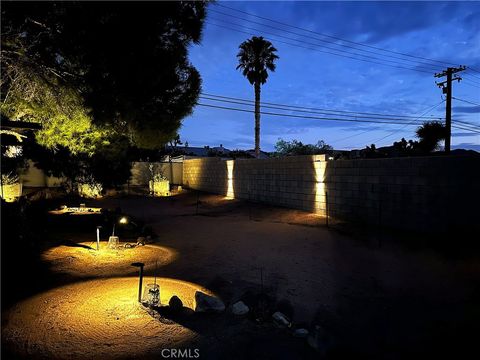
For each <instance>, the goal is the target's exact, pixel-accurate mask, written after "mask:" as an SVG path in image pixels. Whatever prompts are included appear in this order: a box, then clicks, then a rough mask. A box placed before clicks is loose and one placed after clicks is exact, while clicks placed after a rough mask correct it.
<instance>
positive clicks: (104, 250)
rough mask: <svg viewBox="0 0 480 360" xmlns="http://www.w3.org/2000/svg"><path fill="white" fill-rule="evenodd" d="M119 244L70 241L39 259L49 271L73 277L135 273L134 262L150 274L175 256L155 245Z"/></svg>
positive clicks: (171, 250) (171, 252) (46, 252)
mask: <svg viewBox="0 0 480 360" xmlns="http://www.w3.org/2000/svg"><path fill="white" fill-rule="evenodd" d="M125 244H126V243H120V244H119V246H118V248H117V249H109V248H108V246H107V242H106V241H101V242H100V248H99V250H98V251H97V243H96V242H95V241H93V242H83V243H82V242H79V243H73V242H71V243H70V244H69V245H60V246H56V247H53V248H50V249H48V250H46V251H45V252H43V253H42V260H43V261H45V262H46V263H47V264H49V265H50V267H51V269H52V271H54V272H57V273H66V274H69V275H72V276H76V277H111V276H118V275H128V274H133V273H136V272H138V270H137V269H136V268H135V267H133V266H132V263H134V262H142V263H144V264H145V271H149V270H151V271H154V270H155V267H156V266H158V267H161V266H164V265H166V264H168V263H170V262H172V261H174V260H175V258H176V257H177V253H176V251H175V250H173V249H171V248H167V247H164V246H158V245H150V244H149V245H145V246H137V247H134V248H125V247H124V245H125Z"/></svg>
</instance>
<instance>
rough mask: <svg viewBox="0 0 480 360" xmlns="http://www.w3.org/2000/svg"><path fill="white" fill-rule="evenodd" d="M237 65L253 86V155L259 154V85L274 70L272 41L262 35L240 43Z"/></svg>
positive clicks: (276, 57) (274, 56)
mask: <svg viewBox="0 0 480 360" xmlns="http://www.w3.org/2000/svg"><path fill="white" fill-rule="evenodd" d="M239 49H240V51H239V52H238V54H237V58H238V66H237V70H238V69H241V70H242V74H243V76H245V77H246V78H247V79H248V81H249V82H250V84H252V85H253V86H254V88H255V156H256V157H258V156H259V155H260V87H261V85H263V84H265V83H266V82H267V78H268V71H267V70H270V71H275V60H277V59H278V56H277V55H276V54H275V52H276V51H277V49H275V48H274V47H273V45H272V43H271V42H270V41H268V40H265V39H264V38H263V37H261V36H260V37H257V36H253V37H252V38H251V39H248V40H246V41H244V42H243V43H241V44H240V46H239Z"/></svg>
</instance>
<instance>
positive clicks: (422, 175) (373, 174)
mask: <svg viewBox="0 0 480 360" xmlns="http://www.w3.org/2000/svg"><path fill="white" fill-rule="evenodd" d="M325 191H326V194H327V197H328V200H329V214H330V215H331V216H332V217H333V218H339V219H346V220H350V221H359V222H362V223H367V224H375V225H382V226H388V227H394V228H399V229H405V230H417V231H424V232H435V231H446V230H448V229H453V228H458V227H463V226H469V227H471V226H472V225H474V224H476V223H477V222H478V221H479V216H478V215H479V214H480V212H479V211H478V204H479V201H480V157H472V156H429V157H412V158H389V159H358V160H338V161H330V162H328V164H327V167H326V171H325Z"/></svg>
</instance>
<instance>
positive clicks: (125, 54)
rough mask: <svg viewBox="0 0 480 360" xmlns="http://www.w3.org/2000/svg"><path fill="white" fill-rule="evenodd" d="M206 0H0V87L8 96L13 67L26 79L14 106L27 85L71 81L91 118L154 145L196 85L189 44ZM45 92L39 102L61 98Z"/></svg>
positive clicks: (196, 35)
mask: <svg viewBox="0 0 480 360" xmlns="http://www.w3.org/2000/svg"><path fill="white" fill-rule="evenodd" d="M205 4H206V3H205V2H204V1H198V2H197V1H195V2H193V1H192V2H189V1H174V2H173V1H172V2H118V3H113V2H80V1H79V2H37V3H33V2H28V3H27V2H6V3H3V2H2V83H1V86H2V94H5V96H6V94H10V95H9V101H10V99H12V100H13V98H12V97H11V95H12V92H9V91H8V90H9V89H10V88H11V85H12V84H19V81H15V75H16V74H18V73H20V74H25V76H23V77H22V78H21V79H22V81H23V80H24V81H25V86H24V87H23V88H22V89H20V90H19V91H18V92H17V94H19V95H18V101H16V102H14V103H13V104H11V105H12V107H14V108H15V106H20V105H22V104H23V103H25V102H29V101H30V99H29V97H28V96H30V95H31V94H30V93H29V92H28V91H25V90H29V89H40V90H41V91H40V92H38V91H37V93H40V95H41V94H42V92H43V91H44V90H43V89H44V88H47V89H48V90H49V91H51V92H52V94H54V95H55V94H56V93H58V91H57V90H58V89H61V88H64V87H66V88H69V89H73V90H75V94H77V93H79V95H80V96H81V100H83V101H78V103H82V102H83V103H84V105H85V108H86V109H87V110H88V113H89V115H91V116H92V118H93V120H94V123H95V124H97V125H99V126H104V127H108V128H111V129H114V130H115V131H117V132H118V133H120V134H128V136H129V139H130V141H131V142H132V143H134V144H136V145H137V146H138V147H144V148H160V147H162V146H163V144H165V143H167V142H168V141H169V140H170V139H172V138H174V137H175V135H176V133H177V130H178V128H179V127H180V124H181V121H182V119H183V118H184V117H185V116H187V115H189V114H190V113H191V112H192V109H193V107H194V105H195V103H196V101H197V98H198V95H199V93H200V85H201V78H200V74H199V73H198V71H197V70H196V69H195V68H194V67H193V66H192V64H191V63H190V62H189V61H188V47H189V46H190V45H191V44H192V43H198V42H199V41H200V38H201V30H202V26H203V20H204V18H205V6H206V5H205ZM3 74H5V75H10V76H3ZM30 74H33V75H34V76H30ZM39 83H41V84H42V85H44V86H42V87H41V88H40V87H39V86H37V85H38V84H39ZM22 84H23V82H22ZM22 94H26V95H27V96H22ZM67 94H69V93H67ZM52 99H55V96H53V97H52ZM1 100H2V102H3V101H4V100H5V99H4V98H3V97H2V98H1ZM47 100H49V102H50V103H52V104H53V105H52V106H48V105H49V104H45V101H43V102H42V101H41V104H40V105H42V108H43V107H45V106H47V107H48V108H49V109H50V108H55V107H56V106H57V103H59V104H63V103H64V101H61V100H62V99H59V101H53V100H51V101H50V98H49V99H47ZM75 104H77V102H75ZM13 110H14V109H13ZM13 110H12V111H11V112H14V111H13ZM2 112H3V108H2Z"/></svg>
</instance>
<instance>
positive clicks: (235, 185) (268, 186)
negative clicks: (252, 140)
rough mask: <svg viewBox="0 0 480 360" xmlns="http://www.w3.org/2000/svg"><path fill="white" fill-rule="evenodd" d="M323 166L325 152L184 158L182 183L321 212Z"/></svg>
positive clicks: (239, 196)
mask: <svg viewBox="0 0 480 360" xmlns="http://www.w3.org/2000/svg"><path fill="white" fill-rule="evenodd" d="M325 165H326V162H325V155H314V156H295V157H286V158H279V159H241V160H240V159H239V160H221V159H219V158H205V159H192V160H185V161H184V163H183V186H184V187H187V188H191V189H196V190H201V191H208V192H212V193H217V194H222V195H225V196H227V195H229V196H233V197H235V198H237V199H244V200H251V201H256V202H262V203H266V204H272V205H279V206H285V207H291V208H295V209H302V210H307V211H316V212H319V213H324V211H325V199H324V197H323V196H322V195H323V194H321V193H323V191H319V189H320V188H321V187H322V183H323V172H324V170H325ZM317 178H318V182H317ZM229 183H230V186H229Z"/></svg>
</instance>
